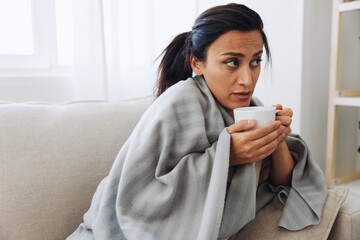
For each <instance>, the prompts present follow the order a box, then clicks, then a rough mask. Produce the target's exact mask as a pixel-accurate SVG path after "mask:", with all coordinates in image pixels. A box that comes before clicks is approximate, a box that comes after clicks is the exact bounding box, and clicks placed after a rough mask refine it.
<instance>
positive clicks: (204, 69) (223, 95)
mask: <svg viewBox="0 0 360 240" xmlns="http://www.w3.org/2000/svg"><path fill="white" fill-rule="evenodd" d="M262 49H263V41H262V37H261V34H260V32H259V31H256V30H254V31H247V32H243V31H229V32H227V33H225V34H223V35H221V36H220V37H219V38H217V39H216V40H215V41H214V42H213V43H212V44H211V45H210V46H209V48H208V50H207V52H206V59H205V61H199V60H197V59H195V58H194V57H193V56H191V66H192V69H193V71H194V72H195V73H196V74H197V75H203V76H204V79H205V82H206V84H207V85H208V88H209V89H210V91H211V93H212V94H213V96H214V97H215V98H216V100H217V101H218V102H219V103H220V104H221V105H222V106H223V107H224V108H225V109H226V110H227V111H228V112H229V113H230V114H231V116H233V109H234V108H238V107H245V106H249V105H250V100H251V96H252V94H253V92H254V89H255V85H256V82H257V80H258V78H259V74H260V70H261V56H262V52H263V50H262Z"/></svg>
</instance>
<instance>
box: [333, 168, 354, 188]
mask: <svg viewBox="0 0 360 240" xmlns="http://www.w3.org/2000/svg"><path fill="white" fill-rule="evenodd" d="M357 179H360V171H356V172H353V173H349V174H346V175H343V176H340V177H335V178H334V179H332V184H336V185H338V184H344V183H347V182H351V181H354V180H357Z"/></svg>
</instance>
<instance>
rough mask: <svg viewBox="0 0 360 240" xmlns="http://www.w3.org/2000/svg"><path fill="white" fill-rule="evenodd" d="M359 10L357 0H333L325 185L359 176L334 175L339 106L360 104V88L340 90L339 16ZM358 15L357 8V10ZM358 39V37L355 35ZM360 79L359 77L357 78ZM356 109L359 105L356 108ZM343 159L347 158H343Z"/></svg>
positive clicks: (349, 174)
mask: <svg viewBox="0 0 360 240" xmlns="http://www.w3.org/2000/svg"><path fill="white" fill-rule="evenodd" d="M357 10H360V1H359V0H356V1H344V0H333V12H332V32H331V54H330V58H331V59H330V61H331V62H330V79H329V80H330V83H329V106H328V122H327V124H328V126H327V134H328V135H327V143H326V144H327V146H326V147H327V149H326V169H325V174H326V180H327V184H328V185H329V186H331V185H334V184H343V183H346V182H349V181H354V180H356V179H360V171H358V170H356V169H354V170H353V171H352V172H350V173H347V174H343V175H341V176H337V175H336V168H337V167H341V166H337V164H336V156H337V149H336V148H337V136H338V135H337V123H338V112H339V109H338V108H339V107H340V106H349V107H360V89H348V90H342V89H340V81H341V80H342V79H340V74H339V71H340V69H339V68H340V64H339V54H340V43H341V16H342V14H344V13H346V12H349V11H357ZM359 14H360V11H359ZM359 40H360V36H359ZM359 81H360V80H359ZM359 109H360V108H359ZM343 160H344V161H346V160H347V159H343Z"/></svg>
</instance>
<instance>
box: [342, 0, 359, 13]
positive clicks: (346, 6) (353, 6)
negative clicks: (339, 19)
mask: <svg viewBox="0 0 360 240" xmlns="http://www.w3.org/2000/svg"><path fill="white" fill-rule="evenodd" d="M353 10H360V1H351V2H345V3H342V4H340V5H339V12H346V11H353Z"/></svg>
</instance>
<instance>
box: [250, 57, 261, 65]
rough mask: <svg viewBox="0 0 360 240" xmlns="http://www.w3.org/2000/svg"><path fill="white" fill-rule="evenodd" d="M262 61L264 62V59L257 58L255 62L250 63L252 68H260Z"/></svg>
mask: <svg viewBox="0 0 360 240" xmlns="http://www.w3.org/2000/svg"><path fill="white" fill-rule="evenodd" d="M261 61H262V59H261V58H260V57H258V58H255V59H254V60H252V61H251V62H250V66H251V67H258V66H260V63H261Z"/></svg>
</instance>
